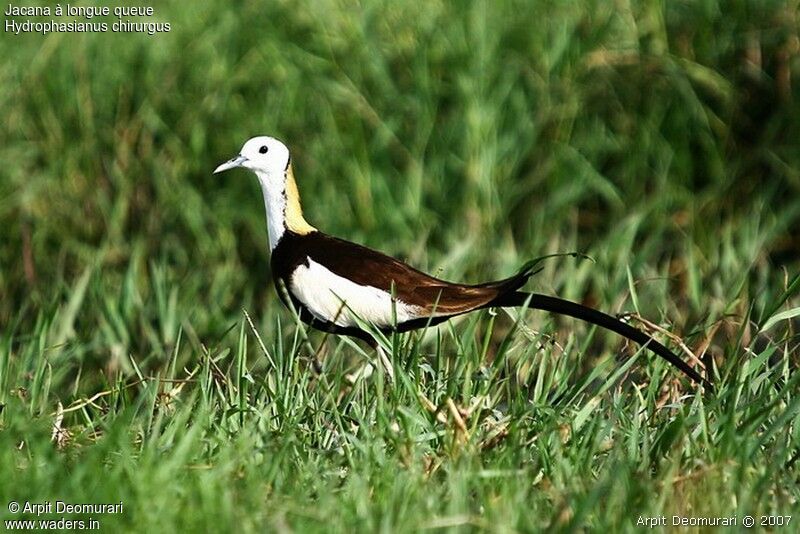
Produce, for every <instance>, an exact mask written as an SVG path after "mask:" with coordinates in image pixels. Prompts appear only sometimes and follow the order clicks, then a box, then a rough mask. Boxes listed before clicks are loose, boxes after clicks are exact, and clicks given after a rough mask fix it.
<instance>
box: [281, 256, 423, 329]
mask: <svg viewBox="0 0 800 534" xmlns="http://www.w3.org/2000/svg"><path fill="white" fill-rule="evenodd" d="M307 261H308V266H306V265H303V264H301V265H300V266H299V267H298V268H297V269H295V271H294V273H292V278H291V281H290V283H289V289H290V290H291V292H292V294H293V295H294V296H295V297H296V298H297V299H298V300H299V301H300V302H302V303H303V304H304V305H305V306H306V307H307V308H308V310H309V311H310V312H311V313H312V314H313V315H314V317H316V318H317V319H321V320H323V321H327V322H332V323H334V324H336V325H338V326H357V325H358V324H357V322H356V320H355V316H357V317H359V318H360V319H361V320H362V321H366V322H369V323H372V324H374V325H375V326H378V327H386V326H391V325H392V324H393V318H392V314H393V312H394V315H395V317H396V323H394V324H400V323H403V322H405V321H409V320H411V319H417V318H419V317H423V316H425V315H426V313H425V311H424V310H423V309H422V308H421V307H419V306H413V305H411V304H406V303H405V302H403V301H401V300H398V299H394V302H393V299H392V295H391V294H390V293H388V292H386V291H383V290H382V289H378V288H376V287H372V286H362V285H359V284H356V283H355V282H352V281H351V280H348V279H347V278H344V277H341V276H339V275H337V274H335V273H333V272H331V271H330V270H328V269H327V268H325V266H323V265H321V264H319V263H317V262H315V261H314V260H312V259H311V258H307Z"/></svg>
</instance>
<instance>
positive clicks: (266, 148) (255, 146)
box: [214, 135, 291, 177]
mask: <svg viewBox="0 0 800 534" xmlns="http://www.w3.org/2000/svg"><path fill="white" fill-rule="evenodd" d="M290 160H291V158H290V157H289V149H288V148H286V145H284V144H283V143H281V142H280V141H278V140H277V139H275V138H274V137H268V136H266V135H262V136H259V137H253V138H252V139H250V140H248V141H247V142H246V143H245V144H244V146H242V149H241V150H240V151H239V155H238V156H236V157H235V158H232V159H230V160H229V161H226V162H225V163H223V164H222V165H220V166H219V167H217V168H216V169H214V174H217V173H219V172H223V171H227V170H228V169H233V168H235V167H244V168H245V169H250V170H251V171H253V172H254V173H256V174H260V173H263V174H266V175H268V176H272V177H274V176H283V174H284V173H285V172H286V170H287V169H288V168H289V161H290Z"/></svg>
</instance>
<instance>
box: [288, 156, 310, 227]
mask: <svg viewBox="0 0 800 534" xmlns="http://www.w3.org/2000/svg"><path fill="white" fill-rule="evenodd" d="M284 191H285V194H286V213H285V221H286V222H285V224H286V228H287V229H289V230H290V231H292V232H294V233H296V234H301V235H304V234H309V233H311V232H313V231H315V230H316V228H314V227H313V226H311V225H310V224H308V222H307V221H306V220H305V218H303V209H302V208H301V207H300V192H299V191H298V190H297V182H295V181H294V171H293V170H292V166H291V164H290V165H289V168H288V169H286V188H285V190H284Z"/></svg>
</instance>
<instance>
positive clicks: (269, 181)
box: [256, 171, 286, 252]
mask: <svg viewBox="0 0 800 534" xmlns="http://www.w3.org/2000/svg"><path fill="white" fill-rule="evenodd" d="M256 176H258V182H259V183H260V184H261V192H262V193H263V194H264V207H265V208H266V210H267V232H268V233H269V250H270V252H271V251H273V250H275V247H277V246H278V241H280V240H281V237H283V233H284V231H286V185H285V184H286V182H285V180H284V177H283V176H271V175H270V174H267V173H264V172H261V171H257V172H256Z"/></svg>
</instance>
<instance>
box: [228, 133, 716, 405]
mask: <svg viewBox="0 0 800 534" xmlns="http://www.w3.org/2000/svg"><path fill="white" fill-rule="evenodd" d="M234 168H243V169H247V170H250V171H252V172H253V173H254V174H255V175H256V177H257V178H258V181H259V183H260V185H261V191H262V194H263V197H264V206H265V209H266V215H267V233H268V240H269V248H270V253H271V255H270V266H271V271H272V278H273V282H274V284H275V287H276V289H277V291H278V295H279V297H280V299H281V300H282V301H283V303H284V304H285V305H286V306H287V307H290V308H294V309H295V310H296V311H297V312H298V314H299V317H300V319H301V320H302V321H303V322H304V323H306V324H308V325H310V326H311V327H313V328H315V329H317V330H321V331H323V332H328V333H330V334H335V335H344V336H349V337H353V338H356V339H360V340H362V341H363V342H365V343H367V344H368V345H369V346H370V347H372V348H373V349H375V350H376V351H378V353H379V355H380V356H381V357H382V358H384V359H383V360H382V361H384V362H386V359H385V355H384V354H383V352H382V351H381V349H380V345H379V343H378V341H377V340H376V339H375V337H374V336H373V335H372V334H371V333H370V332H368V331H367V329H365V328H364V323H368V324H370V325H371V326H372V327H374V328H376V329H378V330H379V331H381V332H383V333H391V332H398V333H401V332H407V331H410V330H415V329H420V328H426V327H429V326H434V325H437V324H439V323H442V322H444V321H447V320H449V319H451V318H453V317H456V316H459V315H463V314H466V313H469V312H473V311H476V310H481V309H486V308H507V307H523V308H528V309H538V310H542V311H546V312H551V313H555V314H559V315H566V316H570V317H573V318H575V319H579V320H582V321H585V322H588V323H591V324H594V325H597V326H599V327H601V328H604V329H607V330H610V331H613V332H615V333H617V334H619V335H621V336H623V337H625V338H627V339H629V340H631V341H634V342H636V343H637V344H639V345H642V346H644V347H646V348H648V349H649V350H651V351H652V352H654V353H655V354H657V355H658V356H660V357H662V358H664V359H665V360H666V361H668V362H669V363H670V364H672V365H673V366H675V367H676V368H677V369H679V370H680V371H682V372H683V373H684V374H685V375H686V376H688V377H689V378H690V379H692V380H693V381H694V382H695V383H697V384H701V385H704V386H706V387H708V388H709V389H713V385H712V383H711V382H710V381H709V380H708V379H706V378H704V377H703V376H701V375H700V374H699V373H698V372H697V371H696V370H695V369H693V368H692V367H691V366H689V365H688V364H687V363H686V362H684V361H683V360H682V359H680V358H679V357H678V356H676V355H675V354H674V353H673V352H672V351H671V350H669V349H668V348H667V347H666V346H664V345H663V344H661V343H660V342H658V341H657V340H655V339H653V338H652V337H651V336H649V335H648V334H646V333H645V332H643V331H641V330H639V329H637V328H635V327H633V326H631V325H630V324H628V323H625V322H623V321H621V320H619V319H617V318H615V317H612V316H611V315H608V314H606V313H604V312H601V311H599V310H596V309H594V308H590V307H588V306H584V305H582V304H578V303H576V302H572V301H569V300H566V299H562V298H559V297H554V296H549V295H544V294H539V293H529V292H526V291H522V290H521V288H522V286H523V285H525V283H526V282H527V281H528V280H529V278H530V277H531V276H532V275H533V274H535V272H537V265H538V262H536V261H533V262H528V263H526V264H525V265H524V266H523V267H522V268H521V269H519V270H518V271H517V272H516V273H515V274H514V275H512V276H510V277H507V278H504V279H501V280H494V281H490V282H484V283H480V284H461V283H455V282H448V281H445V280H441V279H439V278H436V277H433V276H431V275H429V274H427V273H425V272H422V271H420V270H418V269H416V268H414V267H412V266H410V265H408V264H406V263H404V262H402V261H400V260H398V259H396V258H393V257H391V256H388V255H386V254H383V253H381V252H379V251H376V250H373V249H371V248H368V247H365V246H362V245H359V244H356V243H352V242H350V241H346V240H344V239H340V238H338V237H334V236H331V235H328V234H325V233H323V232H321V231H319V230H317V229H316V228H315V227H314V226H312V225H311V224H309V223H308V222H307V221H306V219H305V217H304V216H303V211H302V208H301V205H300V194H299V190H298V187H297V182H296V181H295V177H294V170H293V167H292V157H291V154H290V152H289V149H288V148H287V146H286V145H285V144H284V143H283V142H281V141H280V140H278V139H276V138H274V137H270V136H258V137H253V138H252V139H249V140H248V141H246V142H245V143H244V145H243V146H242V148H241V150H240V151H239V154H238V155H236V156H235V157H233V158H231V159H230V160H228V161H226V162H224V163H222V164H221V165H219V166H218V167H217V168H216V169H215V170H214V174H218V173H221V172H224V171H228V170H230V169H234Z"/></svg>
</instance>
